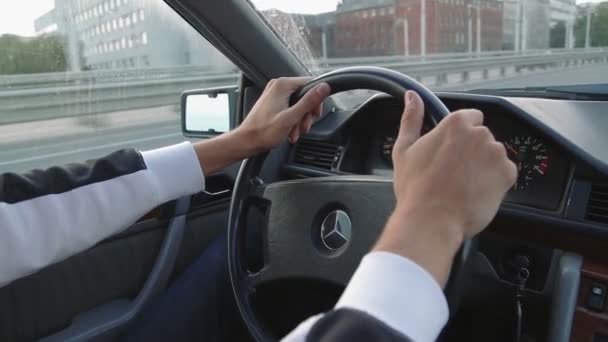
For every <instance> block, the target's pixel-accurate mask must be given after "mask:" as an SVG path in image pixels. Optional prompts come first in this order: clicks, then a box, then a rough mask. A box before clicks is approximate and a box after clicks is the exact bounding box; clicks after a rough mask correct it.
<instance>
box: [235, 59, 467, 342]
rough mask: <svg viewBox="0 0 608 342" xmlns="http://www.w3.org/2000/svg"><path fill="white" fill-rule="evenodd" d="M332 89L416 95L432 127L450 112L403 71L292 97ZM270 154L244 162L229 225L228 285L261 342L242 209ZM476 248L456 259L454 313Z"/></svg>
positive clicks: (368, 73) (366, 74)
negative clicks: (246, 260) (245, 255)
mask: <svg viewBox="0 0 608 342" xmlns="http://www.w3.org/2000/svg"><path fill="white" fill-rule="evenodd" d="M323 82H324V83H327V84H329V85H330V88H331V94H336V93H340V92H344V91H348V90H354V89H368V90H376V91H381V92H384V93H387V94H389V95H392V96H394V97H396V98H399V99H402V98H403V96H404V94H405V92H406V91H407V90H413V91H416V92H417V93H418V94H419V95H420V97H421V98H422V100H423V101H424V103H425V107H426V109H427V115H429V117H430V119H431V121H432V123H433V125H436V124H437V123H439V121H441V120H442V119H443V118H445V117H446V116H447V115H448V114H449V110H448V108H447V107H446V106H445V105H444V104H443V102H441V100H440V99H439V98H437V96H436V95H435V94H433V93H432V92H431V91H430V90H429V89H428V88H426V87H425V86H424V85H422V84H420V83H419V82H417V81H416V80H415V79H413V78H411V77H409V76H407V75H404V74H401V73H399V72H396V71H393V70H388V69H384V68H378V67H349V68H343V69H339V70H335V71H332V72H329V73H327V74H324V75H321V76H319V77H317V78H315V79H314V80H313V81H311V82H310V83H309V84H307V85H306V86H304V87H303V88H302V89H301V90H299V91H298V92H296V93H294V94H293V95H292V97H291V102H292V103H295V102H297V101H298V100H299V99H300V98H301V97H302V96H303V95H304V94H306V92H308V91H309V90H311V89H312V88H314V87H315V86H316V85H318V84H320V83H323ZM266 156H267V154H262V155H258V156H255V157H252V158H249V159H247V160H245V161H244V162H243V164H242V166H241V169H240V171H239V174H238V176H237V179H236V182H235V187H234V191H233V195H232V201H231V203H230V214H229V224H228V266H229V273H230V281H231V284H232V288H233V292H234V296H235V300H236V303H237V307H238V309H239V312H240V314H241V316H242V318H243V321H244V323H245V325H246V326H247V328H248V330H249V332H250V333H251V335H252V336H253V337H254V338H255V339H256V340H257V341H266V340H271V339H272V338H271V337H270V335H269V334H268V332H267V331H266V330H265V329H264V328H263V327H262V326H261V324H260V323H259V320H258V319H257V317H256V314H255V312H254V310H253V305H252V302H251V294H252V293H253V292H254V288H252V286H251V284H249V283H248V282H247V276H248V275H247V272H248V271H247V270H246V269H245V267H244V266H243V262H242V261H243V259H242V257H243V250H242V249H243V238H244V237H243V229H242V226H243V223H244V222H245V221H246V217H245V215H244V207H245V205H246V203H247V202H248V201H249V198H250V196H251V194H255V193H256V192H257V191H258V190H259V187H260V185H261V184H263V182H262V181H261V180H260V178H259V174H260V170H261V168H262V165H263V163H264V160H265V158H266ZM475 247H476V245H475V244H474V243H473V242H472V241H465V243H464V244H463V246H462V248H461V250H460V251H459V253H458V255H457V256H456V258H455V260H454V264H453V267H452V270H451V273H450V278H449V281H448V285H447V286H446V291H445V293H446V297H447V299H448V303H449V305H450V308H451V311H452V312H453V311H455V307H457V306H458V304H459V299H460V297H461V293H462V290H463V283H464V281H463V278H466V276H465V273H466V272H465V269H466V268H467V265H468V264H469V262H470V259H472V258H470V256H471V255H472V254H473V253H474V252H475V250H476V248H475Z"/></svg>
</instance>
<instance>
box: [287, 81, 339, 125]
mask: <svg viewBox="0 0 608 342" xmlns="http://www.w3.org/2000/svg"><path fill="white" fill-rule="evenodd" d="M329 93H330V88H329V85H328V84H327V83H321V84H319V85H317V86H316V87H314V88H312V89H311V90H310V91H308V92H307V93H306V94H305V95H304V96H303V97H302V98H301V99H300V101H298V102H297V103H296V104H295V105H293V106H291V108H289V109H287V110H286V111H284V112H283V115H285V116H286V117H287V118H288V123H289V124H290V126H291V125H295V124H296V123H297V122H300V120H302V118H303V117H304V115H306V114H307V113H310V112H312V111H314V110H315V108H317V107H319V106H320V105H321V103H323V101H324V100H325V99H326V98H327V97H328V96H329Z"/></svg>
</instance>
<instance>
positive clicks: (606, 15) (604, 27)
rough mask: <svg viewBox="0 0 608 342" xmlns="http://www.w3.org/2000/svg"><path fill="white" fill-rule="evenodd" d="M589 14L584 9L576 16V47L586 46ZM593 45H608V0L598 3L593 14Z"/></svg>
mask: <svg viewBox="0 0 608 342" xmlns="http://www.w3.org/2000/svg"><path fill="white" fill-rule="evenodd" d="M586 26H587V15H586V13H585V12H584V11H582V13H580V15H579V16H578V17H577V18H576V23H575V25H574V35H575V39H576V47H584V46H585V30H586ZM590 35H591V46H608V1H605V2H602V3H599V4H597V7H596V8H595V11H593V12H592V14H591V32H590Z"/></svg>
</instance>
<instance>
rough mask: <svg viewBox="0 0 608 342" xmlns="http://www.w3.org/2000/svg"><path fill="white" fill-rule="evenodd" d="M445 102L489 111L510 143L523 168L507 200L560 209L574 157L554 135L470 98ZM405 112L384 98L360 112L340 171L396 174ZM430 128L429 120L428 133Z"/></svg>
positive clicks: (489, 122) (348, 130) (347, 135)
mask: <svg viewBox="0 0 608 342" xmlns="http://www.w3.org/2000/svg"><path fill="white" fill-rule="evenodd" d="M446 105H447V106H448V108H449V109H450V110H451V111H455V110H458V109H463V108H473V107H474V108H478V109H480V110H482V111H483V112H484V113H485V122H484V124H485V125H486V126H487V127H488V128H489V129H490V131H491V132H492V133H493V134H494V136H495V138H496V139H497V140H498V141H500V142H502V143H503V144H504V145H505V147H506V149H507V153H508V155H509V157H510V158H511V160H512V161H513V162H514V163H515V164H516V165H517V169H518V179H517V182H516V184H515V185H514V186H513V188H512V189H511V190H510V191H509V193H508V194H507V197H506V201H507V202H510V203H513V204H519V205H525V206H530V207H535V208H539V209H546V210H557V209H558V208H559V205H560V202H561V199H562V196H563V194H564V190H565V188H566V184H567V182H568V176H569V171H570V158H569V157H568V155H567V154H565V153H563V151H561V150H560V148H559V147H558V146H556V144H555V143H553V142H552V141H551V139H549V138H547V137H546V136H545V135H544V134H542V132H539V131H538V130H536V129H533V128H532V127H530V126H529V125H528V124H526V123H524V122H523V121H521V120H514V118H513V115H511V114H510V113H508V112H507V111H505V110H504V109H503V108H500V107H498V106H495V105H482V106H480V105H479V104H473V103H470V102H468V101H446ZM402 112H403V106H402V105H401V104H399V103H398V102H396V101H395V100H393V99H391V98H385V99H382V100H380V101H376V102H375V103H373V104H372V105H368V106H367V107H366V108H365V110H364V111H362V112H361V113H359V114H358V115H357V117H356V118H354V120H353V121H352V122H351V123H350V124H349V125H348V126H346V127H345V128H344V129H345V131H344V132H343V135H344V137H343V142H344V145H345V146H346V148H345V150H344V157H343V159H342V162H341V164H340V165H339V167H338V169H337V171H339V172H345V173H354V174H364V175H378V176H391V175H392V168H393V167H392V161H391V152H392V148H393V144H394V142H395V139H396V137H397V134H398V129H397V128H398V127H399V122H400V119H401V113H402ZM379 116H381V117H382V118H381V119H379ZM430 128H431V124H430V123H429V122H426V123H425V125H424V128H423V134H424V133H426V132H428V130H430ZM471 181H475V180H474V179H472V180H471Z"/></svg>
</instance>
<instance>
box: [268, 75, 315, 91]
mask: <svg viewBox="0 0 608 342" xmlns="http://www.w3.org/2000/svg"><path fill="white" fill-rule="evenodd" d="M312 80H313V78H312V77H308V76H304V77H279V78H277V79H276V81H275V83H276V84H277V86H278V87H281V88H282V89H285V90H289V91H290V92H292V91H294V90H296V89H298V88H301V87H303V86H305V85H306V84H308V83H310V81H312Z"/></svg>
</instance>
